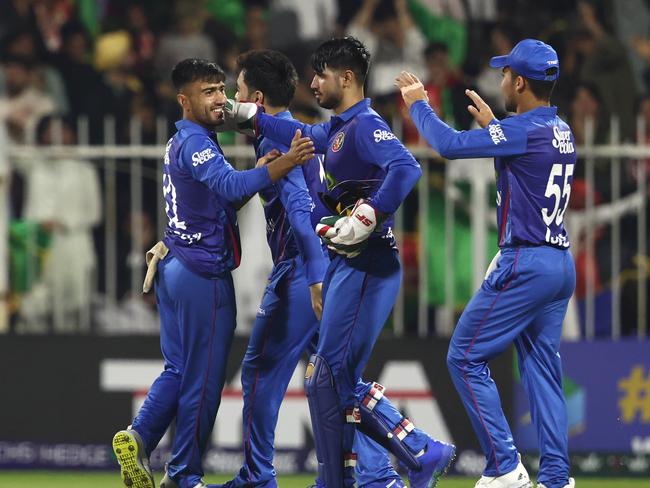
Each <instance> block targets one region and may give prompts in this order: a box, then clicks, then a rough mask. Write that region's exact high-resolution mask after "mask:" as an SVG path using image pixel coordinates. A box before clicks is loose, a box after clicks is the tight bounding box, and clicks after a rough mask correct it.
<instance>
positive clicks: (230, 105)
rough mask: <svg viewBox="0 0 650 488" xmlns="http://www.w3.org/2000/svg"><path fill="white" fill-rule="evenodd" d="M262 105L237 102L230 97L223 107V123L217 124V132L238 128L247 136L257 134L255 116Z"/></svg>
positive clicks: (238, 130) (237, 129)
mask: <svg viewBox="0 0 650 488" xmlns="http://www.w3.org/2000/svg"><path fill="white" fill-rule="evenodd" d="M258 110H264V109H263V108H262V107H261V106H260V105H257V104H256V103H250V102H236V101H235V100H233V99H231V98H229V99H228V100H226V105H224V107H223V119H224V122H223V124H221V125H219V126H217V128H216V129H217V132H225V131H230V130H236V131H237V132H241V133H242V134H245V135H247V136H251V137H254V136H256V135H257V134H256V131H255V117H256V116H257V111H258Z"/></svg>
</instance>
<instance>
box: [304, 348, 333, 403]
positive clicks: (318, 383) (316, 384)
mask: <svg viewBox="0 0 650 488" xmlns="http://www.w3.org/2000/svg"><path fill="white" fill-rule="evenodd" d="M323 388H326V389H334V380H333V377H332V372H331V370H330V367H329V364H327V361H326V360H325V359H324V358H322V357H321V356H318V355H316V354H312V356H311V357H310V358H309V363H307V370H306V371H305V393H306V394H307V396H310V395H314V394H315V393H316V391H317V390H318V389H323Z"/></svg>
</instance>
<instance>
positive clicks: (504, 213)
mask: <svg viewBox="0 0 650 488" xmlns="http://www.w3.org/2000/svg"><path fill="white" fill-rule="evenodd" d="M410 113H411V117H412V119H413V122H415V125H416V127H417V128H418V130H419V131H420V133H421V134H422V135H423V136H424V137H425V139H426V140H427V141H428V142H429V144H431V146H433V148H434V149H436V150H437V151H438V152H439V153H440V154H441V155H442V156H443V157H445V158H449V159H458V158H472V157H494V168H495V170H496V175H497V224H498V228H499V246H500V247H513V246H520V245H524V246H526V245H528V246H539V245H549V246H553V247H557V248H560V249H566V248H568V247H569V236H568V234H567V231H566V229H565V228H564V213H565V212H566V209H567V206H568V205H569V197H570V195H571V184H572V182H573V172H574V168H575V164H576V159H577V157H576V152H575V140H574V138H573V134H572V133H571V129H570V128H569V126H568V125H567V124H566V123H565V122H564V121H563V120H562V119H560V118H559V117H558V116H557V108H556V107H537V108H535V109H533V110H529V111H528V112H525V113H523V114H519V115H515V116H512V117H508V118H506V119H504V120H501V121H499V120H496V119H495V120H493V121H492V122H490V124H489V125H488V126H487V127H486V128H484V129H476V130H470V131H460V132H459V131H456V130H454V129H452V128H451V127H449V126H448V125H447V124H445V123H444V122H443V121H441V120H440V119H439V118H438V116H437V115H436V114H435V112H434V111H433V110H432V109H431V107H430V106H429V104H428V103H426V102H424V101H417V102H415V103H414V104H413V105H412V106H411V110H410Z"/></svg>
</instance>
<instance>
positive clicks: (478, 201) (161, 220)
mask: <svg viewBox="0 0 650 488" xmlns="http://www.w3.org/2000/svg"><path fill="white" fill-rule="evenodd" d="M167 127H168V122H167V120H164V119H159V120H158V122H157V136H156V143H155V144H142V142H141V134H142V128H141V126H140V123H139V122H138V121H136V120H134V121H132V123H131V124H130V127H129V134H130V141H131V144H128V145H118V144H116V123H115V120H114V119H113V118H112V117H106V119H105V121H104V131H103V133H104V141H103V144H101V145H89V143H88V122H87V120H86V119H80V120H79V121H78V127H77V133H78V145H76V146H64V145H60V144H55V145H52V146H47V147H38V146H33V145H9V146H7V147H5V146H4V145H0V146H1V147H5V148H6V149H7V155H8V157H9V160H10V161H15V160H17V159H23V160H25V159H32V160H46V159H52V158H74V159H81V160H88V161H92V162H93V163H94V164H95V165H96V168H97V170H98V171H99V172H100V173H101V175H102V179H103V192H104V194H103V202H104V220H103V236H104V242H103V243H102V244H103V246H102V247H103V251H104V255H103V257H104V259H103V262H101V263H99V266H101V267H102V269H103V273H101V275H102V276H103V277H104V278H103V283H101V284H99V283H97V287H96V288H97V290H100V289H101V290H102V293H101V295H98V294H97V293H94V294H93V295H94V296H95V297H98V296H99V297H101V300H99V302H101V303H103V304H104V305H107V306H114V305H115V304H117V302H118V299H119V298H120V297H118V291H117V290H118V278H117V271H116V270H117V268H118V242H117V236H118V230H119V229H118V226H119V225H120V222H118V214H117V204H118V201H120V199H122V198H127V197H128V198H129V200H130V206H129V208H130V211H131V213H132V214H133V213H138V212H141V211H142V209H143V192H142V189H143V183H144V182H145V181H149V182H155V183H156V184H157V185H158V188H160V187H161V186H162V165H160V164H158V165H156V167H157V169H156V170H155V171H151V170H149V171H144V170H143V164H142V163H143V160H144V159H161V158H162V155H163V154H164V150H165V143H166V140H167V138H168V136H169V134H168V133H167ZM638 127H639V131H638V137H637V143H636V144H629V143H626V144H620V143H619V137H618V123H617V121H616V120H613V121H612V124H611V134H610V140H611V143H610V144H609V145H605V146H595V145H594V144H593V142H592V141H593V133H594V131H593V125H592V124H587V143H586V144H585V145H584V146H582V147H578V148H577V151H578V155H579V156H580V157H581V158H582V159H583V160H584V161H585V164H586V178H585V179H586V188H587V193H586V205H585V209H584V210H580V211H576V210H569V212H568V213H567V226H568V227H569V231H570V235H571V237H572V243H573V247H572V249H573V252H574V253H575V252H576V251H578V250H580V248H581V245H582V244H580V242H581V240H582V239H580V238H579V237H580V236H581V235H583V234H584V236H585V238H584V242H585V244H584V246H585V251H586V260H587V262H589V263H592V262H594V256H595V230H596V227H597V226H599V225H610V226H611V235H612V242H611V276H612V280H611V283H610V288H611V293H612V306H611V323H612V332H611V336H612V338H614V339H618V338H620V337H621V331H622V324H621V320H620V317H621V307H623V306H625V304H622V303H621V286H622V283H621V278H620V276H621V267H622V265H621V260H620V256H621V225H620V222H621V218H623V217H624V216H625V215H628V214H633V215H636V222H637V230H638V232H637V236H636V240H637V242H636V246H637V255H638V256H637V257H638V259H637V261H638V265H637V269H636V279H637V285H638V292H637V300H636V301H637V315H638V317H637V319H638V327H637V330H638V336H639V337H640V338H645V337H647V312H646V311H647V295H646V280H647V279H648V271H649V269H648V260H647V258H645V256H646V255H647V227H646V212H647V200H648V192H647V186H646V177H647V175H646V165H645V164H636V163H634V161H638V160H641V161H642V160H644V159H650V146H646V145H645V141H644V139H643V134H645V128H644V127H643V124H642V122H641V121H639V126H638ZM396 133H397V134H398V135H399V128H397V129H396ZM55 140H56V138H55ZM59 140H60V139H59ZM236 142H237V143H236V144H235V145H230V146H224V147H223V149H224V152H225V154H226V157H227V158H228V159H229V161H231V163H233V164H234V165H235V166H236V167H238V168H240V169H241V168H244V167H249V166H250V165H252V164H253V162H254V152H253V149H252V147H251V146H250V145H248V144H246V141H245V140H244V139H243V138H242V137H239V136H238V138H237V140H236ZM410 149H411V151H412V152H413V154H414V155H415V156H416V158H418V160H420V162H421V163H422V168H423V177H422V178H421V180H420V182H419V184H418V187H417V189H416V191H415V194H414V195H412V196H411V197H410V198H417V202H418V207H419V212H418V215H417V219H418V227H419V233H420V234H419V240H418V242H419V244H418V294H417V296H418V299H417V313H416V314H415V316H416V317H417V327H415V330H416V331H417V334H418V335H419V336H422V337H424V336H426V335H427V334H429V333H430V330H429V324H430V322H431V320H432V318H433V317H435V322H436V328H435V332H436V333H437V334H439V335H443V336H448V335H450V334H451V332H452V331H453V327H454V325H455V321H456V318H457V315H458V313H459V310H458V308H457V307H456V301H457V300H456V298H455V296H454V295H455V269H454V250H455V246H454V242H453V233H454V226H455V222H456V208H457V206H458V204H459V203H460V202H461V195H460V193H459V190H458V186H457V185H458V183H460V182H463V183H465V184H469V187H470V189H471V196H470V201H469V209H470V211H469V220H470V224H469V225H470V228H471V236H472V261H473V263H472V266H473V268H472V286H473V288H474V289H476V288H478V287H479V286H480V284H481V282H482V280H483V274H484V272H485V269H486V267H487V265H488V263H489V261H490V260H491V258H492V256H489V255H487V248H488V245H487V243H488V233H489V229H490V228H491V227H492V228H494V227H495V217H494V213H493V211H491V210H490V209H489V208H488V205H487V203H486V202H488V200H489V199H490V198H491V197H490V196H489V195H488V189H489V188H490V186H491V185H493V184H494V170H493V165H492V162H491V160H459V161H452V162H449V163H447V164H444V166H442V168H444V169H443V171H444V181H445V183H444V191H443V195H444V221H445V226H444V228H445V232H444V236H430V235H428V233H429V231H428V225H427V224H428V221H429V215H428V214H429V204H430V196H431V190H430V186H429V177H430V172H431V171H432V168H433V166H432V164H433V163H432V161H437V162H438V164H440V163H442V161H440V159H439V158H438V157H437V155H436V154H435V153H434V152H433V151H432V150H431V149H429V148H427V147H426V146H417V147H410ZM1 151H2V149H1V148H0V152H1ZM1 158H2V154H0V163H1ZM597 159H601V160H602V159H606V160H608V161H609V163H608V164H610V165H611V182H610V183H611V195H612V201H611V202H610V203H605V204H599V205H596V204H595V201H594V178H595V177H594V167H595V164H596V160H597ZM622 164H626V165H630V164H631V165H635V168H636V171H637V181H638V185H637V187H636V189H635V191H634V192H633V193H631V194H628V195H625V196H623V197H621V181H620V170H621V165H622ZM1 167H2V164H0V169H1ZM439 167H441V166H439ZM1 174H2V171H1V170H0V175H1ZM118 175H119V176H121V178H120V181H124V175H126V177H128V181H129V193H128V195H124V194H123V193H122V191H121V190H122V189H120V188H119V187H118ZM0 181H2V177H1V176H0ZM0 193H1V192H0ZM462 203H463V205H464V206H466V204H467V202H464V201H463V202H462ZM157 208H158V212H157V215H156V216H155V226H156V229H157V233H158V236H161V235H162V233H163V230H164V226H165V224H166V216H165V215H164V206H163V203H162V197H161V196H160V197H159V201H158V205H157ZM249 213H250V212H249ZM5 214H6V212H5V213H3V214H2V216H1V217H0V221H2V222H0V229H2V226H3V225H5V224H6V215H5ZM404 220H405V216H404V215H403V213H402V210H400V211H398V214H397V215H396V219H395V226H396V229H395V234H396V236H397V238H398V241H402V240H403V238H404V232H403V229H404ZM261 232H263V228H262V230H261ZM130 234H131V243H130V255H131V256H141V255H142V252H143V250H142V248H141V246H142V245H141V244H140V243H142V242H143V228H142V225H141V223H140V222H139V221H138V220H137V219H131V222H130ZM441 237H442V238H441ZM246 239H249V237H248V236H247V235H242V240H243V241H245V240H246ZM258 242H259V241H258ZM435 245H445V252H446V254H445V269H444V276H445V286H444V304H441V305H440V306H438V307H436V308H435V310H432V307H431V306H430V303H429V296H428V290H429V280H430V279H431V277H430V271H431V267H430V263H429V259H428V253H427V246H435ZM1 250H2V247H1V246H0V251H1ZM252 272H253V273H254V271H252ZM586 273H587V275H586V276H587V279H586V298H585V324H586V326H585V336H586V338H588V339H593V338H594V337H595V336H596V329H595V324H596V317H595V295H596V290H595V276H594V274H593V269H592V267H591V266H587V267H586ZM4 274H5V275H6V273H4ZM256 280H257V277H256ZM256 280H250V281H252V282H253V283H259V280H257V281H256ZM242 281H244V280H242ZM141 282H142V267H141V266H138V265H134V266H132V268H131V277H130V288H131V291H132V292H134V293H133V295H134V296H138V295H139V290H140V287H141ZM2 283H3V274H2V273H0V295H1V294H2V286H1V285H2ZM97 290H95V291H97ZM261 293H262V290H261V289H260V290H259V295H261ZM88 306H89V307H90V306H91V305H90V304H88ZM574 306H575V304H574ZM85 315H87V316H90V314H85ZM243 315H244V316H242V314H240V319H242V320H240V323H241V322H242V321H244V322H245V321H246V317H245V314H243ZM406 315H407V310H406V303H405V300H404V293H403V290H402V292H401V293H400V296H399V299H398V301H397V304H396V308H395V313H394V320H393V322H394V324H393V330H394V333H395V334H396V335H398V336H399V335H404V334H405V333H407V330H408V329H409V327H407V324H406V323H405V316H406ZM53 316H54V317H56V316H57V314H54V315H53ZM568 317H569V319H568V324H567V331H568V332H569V333H568V335H569V336H572V337H576V336H577V335H579V332H578V330H579V328H578V325H577V324H578V321H577V318H576V317H577V313H575V311H573V313H570V314H569V315H568ZM572 317H573V318H572ZM249 318H250V317H249ZM56 325H57V324H54V329H55V330H57V326H56ZM242 326H243V327H242ZM240 327H241V328H242V329H244V330H248V327H250V324H246V323H243V324H241V325H240ZM1 328H2V320H1V319H0V329H1ZM411 328H412V326H411ZM4 329H5V330H6V325H5V326H4ZM80 330H82V331H84V330H85V331H88V330H90V324H84V325H83V326H82V327H80Z"/></svg>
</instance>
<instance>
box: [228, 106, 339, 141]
mask: <svg viewBox="0 0 650 488" xmlns="http://www.w3.org/2000/svg"><path fill="white" fill-rule="evenodd" d="M224 119H225V122H224V124H223V127H222V128H224V129H227V130H238V131H240V132H244V133H246V134H249V135H252V134H254V135H263V136H266V137H268V138H269V139H273V140H275V141H278V142H281V143H283V144H286V145H289V144H290V143H291V139H292V137H293V136H294V134H295V132H296V130H298V129H299V130H300V131H301V133H302V134H303V136H305V137H309V138H310V139H311V140H312V141H313V143H314V147H315V148H316V152H318V153H325V152H326V151H327V141H328V136H329V127H330V124H329V122H324V123H322V124H315V125H308V124H303V123H302V122H299V121H297V120H287V119H280V118H277V117H274V116H272V115H268V114H266V113H264V110H263V108H262V107H260V106H259V105H257V104H255V103H248V102H236V101H234V100H228V102H227V103H226V105H225V107H224Z"/></svg>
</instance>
